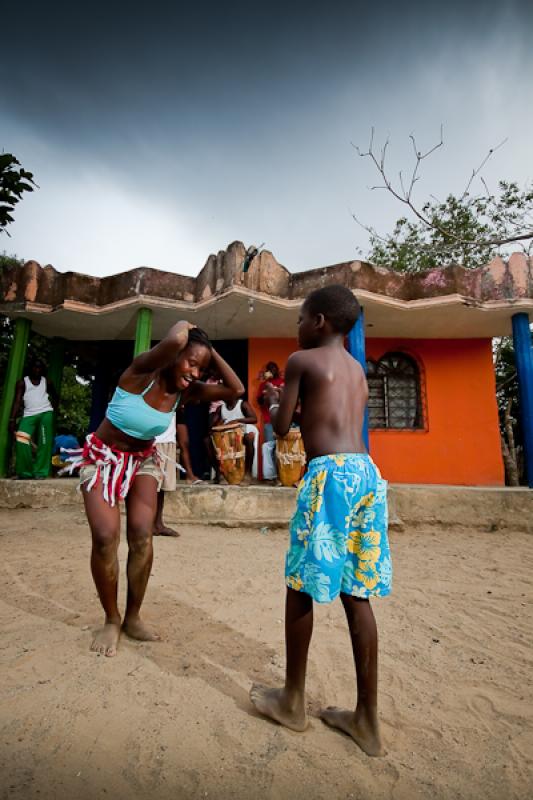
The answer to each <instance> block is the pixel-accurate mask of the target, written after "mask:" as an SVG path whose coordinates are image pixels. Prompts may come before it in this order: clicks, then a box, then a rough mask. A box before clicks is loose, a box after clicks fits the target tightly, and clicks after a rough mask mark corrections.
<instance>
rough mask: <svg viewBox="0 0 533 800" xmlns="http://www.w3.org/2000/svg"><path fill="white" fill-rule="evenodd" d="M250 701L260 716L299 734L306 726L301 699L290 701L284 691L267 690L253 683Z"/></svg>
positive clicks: (305, 715) (303, 704)
mask: <svg viewBox="0 0 533 800" xmlns="http://www.w3.org/2000/svg"><path fill="white" fill-rule="evenodd" d="M250 700H251V701H252V703H253V704H254V706H255V707H256V708H257V710H258V711H259V713H260V714H264V716H265V717H270V719H273V720H275V721H276V722H279V723H280V725H284V726H285V727H286V728H290V729H291V731H297V732H298V733H301V732H302V731H305V729H306V728H307V725H308V720H307V714H306V713H305V703H304V700H303V698H293V699H290V698H289V696H288V694H287V692H286V690H285V689H269V688H268V687H266V686H260V685H259V684H258V683H254V685H253V686H252V688H251V689H250Z"/></svg>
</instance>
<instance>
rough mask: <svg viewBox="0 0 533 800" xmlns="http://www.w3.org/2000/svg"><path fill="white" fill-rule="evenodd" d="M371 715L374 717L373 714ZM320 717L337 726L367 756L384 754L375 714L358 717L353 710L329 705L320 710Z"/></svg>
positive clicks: (332, 725)
mask: <svg viewBox="0 0 533 800" xmlns="http://www.w3.org/2000/svg"><path fill="white" fill-rule="evenodd" d="M372 716H373V717H374V715H372ZM320 717H321V719H323V720H324V722H325V723H326V724H327V725H330V726H331V727H332V728H338V729H339V730H341V731H343V733H346V734H348V736H351V737H352V739H353V740H354V742H355V743H356V744H358V745H359V747H360V748H361V750H363V751H364V752H365V753H366V754H367V755H368V756H384V755H385V750H384V749H383V746H382V744H381V737H380V735H379V726H378V721H377V716H376V717H374V718H373V719H370V718H369V717H368V716H367V715H363V714H360V715H359V718H356V714H355V712H354V711H344V710H343V709H341V708H334V707H333V706H330V707H329V708H325V709H323V710H322V711H321V713H320Z"/></svg>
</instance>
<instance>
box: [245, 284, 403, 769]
mask: <svg viewBox="0 0 533 800" xmlns="http://www.w3.org/2000/svg"><path fill="white" fill-rule="evenodd" d="M359 314H360V308H359V304H358V302H357V300H356V299H355V298H354V296H353V295H352V293H351V292H350V291H349V290H348V289H346V288H345V287H343V286H337V285H334V286H328V287H325V288H324V289H318V290H316V291H314V292H312V293H311V294H310V295H309V296H308V297H307V299H306V300H305V302H304V304H303V306H302V309H301V312H300V316H299V319H298V341H299V344H300V346H301V347H302V348H303V349H302V350H301V351H299V352H297V353H293V354H292V355H291V356H290V358H289V360H288V362H287V368H286V371H285V388H284V389H283V390H282V391H281V393H280V392H279V390H277V389H276V388H275V387H270V388H269V389H268V391H267V402H268V405H269V410H270V415H271V417H272V422H273V426H274V431H275V432H276V433H277V434H278V435H279V436H284V435H285V434H286V433H287V431H288V430H289V427H290V424H291V422H292V421H293V418H294V416H295V410H296V406H297V404H298V401H299V400H300V401H301V412H300V414H299V415H298V417H299V418H298V419H296V420H295V421H297V422H299V424H300V428H301V431H302V437H303V441H304V445H305V450H306V452H307V457H308V460H309V469H308V471H307V473H306V475H305V477H304V479H303V480H302V482H301V484H300V487H299V489H298V499H297V505H296V512H295V514H294V516H293V518H292V521H291V525H290V545H289V550H288V553H287V558H286V568H285V577H286V584H287V599H286V609H285V645H286V659H287V663H286V675H285V685H284V686H283V688H281V689H270V688H267V687H264V686H258V685H254V686H253V687H252V689H251V692H250V697H251V700H252V702H253V703H254V705H255V707H256V708H257V710H258V711H259V712H260V713H261V714H264V715H265V716H268V717H270V718H272V719H274V720H276V721H277V722H279V723H281V724H282V725H285V726H286V727H288V728H290V729H291V730H294V731H303V730H305V728H306V727H307V714H306V703H305V674H306V667H307V655H308V651H309V643H310V641H311V634H312V631H313V601H316V602H318V603H328V602H331V601H332V600H334V599H335V598H336V597H338V596H339V594H340V598H341V601H342V604H343V606H344V611H345V613H346V619H347V622H348V628H349V631H350V636H351V640H352V649H353V654H354V660H355V670H356V678H357V704H356V707H355V711H351V710H342V709H337V708H327V709H324V710H323V711H322V712H321V718H322V719H323V720H324V722H326V723H327V724H328V725H331V726H332V727H334V728H339V729H340V730H341V731H343V732H344V733H346V734H348V735H349V736H351V737H352V738H353V739H354V740H355V742H356V743H357V744H358V745H359V747H361V748H362V750H364V752H365V753H367V754H368V755H371V756H379V755H382V754H383V748H382V744H381V737H380V731H379V724H378V713H377V689H378V640H377V629H376V622H375V619H374V614H373V612H372V609H371V607H370V602H369V598H370V597H376V596H380V597H383V596H385V595H387V594H389V593H390V590H391V577H392V569H391V561H390V552H389V544H388V539H387V494H386V492H387V484H386V482H385V481H384V480H383V479H382V478H381V476H380V474H379V471H378V469H377V468H376V466H375V465H374V463H373V461H372V459H371V458H370V456H369V455H368V454H367V452H366V448H365V445H364V442H363V438H362V427H363V418H364V413H365V406H366V402H367V396H368V387H367V383H366V379H365V375H364V371H363V369H362V367H361V365H360V364H359V363H358V362H357V361H355V359H354V358H352V356H351V355H350V354H349V353H348V352H347V351H346V350H345V347H344V337H345V336H346V334H347V333H348V331H349V330H350V329H351V328H352V326H353V325H354V323H355V321H356V319H357V318H358V316H359Z"/></svg>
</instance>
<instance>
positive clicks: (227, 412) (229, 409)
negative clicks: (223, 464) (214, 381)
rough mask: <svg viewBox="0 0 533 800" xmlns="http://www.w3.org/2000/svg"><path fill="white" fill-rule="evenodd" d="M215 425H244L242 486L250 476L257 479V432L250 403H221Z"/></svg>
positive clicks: (255, 420)
mask: <svg viewBox="0 0 533 800" xmlns="http://www.w3.org/2000/svg"><path fill="white" fill-rule="evenodd" d="M217 414H218V420H219V422H217V421H216V420H215V423H214V424H215V425H216V424H220V423H222V424H226V423H227V422H241V423H242V424H243V425H244V448H245V462H244V463H245V467H244V472H245V474H244V481H243V483H244V484H249V483H250V482H251V479H252V476H253V477H254V478H255V477H257V443H258V440H259V430H258V429H257V417H256V415H255V411H254V410H253V408H252V406H251V405H250V403H248V401H247V400H237V401H236V402H235V403H233V405H231V404H227V403H222V405H221V406H220V407H219V409H218V411H217Z"/></svg>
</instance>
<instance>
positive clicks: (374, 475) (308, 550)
mask: <svg viewBox="0 0 533 800" xmlns="http://www.w3.org/2000/svg"><path fill="white" fill-rule="evenodd" d="M387 522H388V514H387V482H386V481H384V480H383V478H382V477H381V475H380V474H379V470H378V468H377V467H376V465H375V464H374V462H373V461H372V459H371V458H370V456H369V455H366V454H363V453H348V454H343V453H339V454H337V455H331V456H321V457H319V458H313V459H312V461H310V463H309V469H308V471H307V473H306V474H305V476H304V478H303V479H302V481H301V483H300V486H299V487H298V497H297V502H296V512H295V514H294V516H293V518H292V520H291V525H290V545H289V550H288V552H287V559H286V565H285V579H286V583H287V586H288V587H289V588H291V589H295V590H296V591H299V592H306V593H307V594H309V595H311V597H312V598H313V600H316V601H317V602H318V603H329V602H330V601H331V600H334V599H335V598H336V597H338V595H339V594H340V592H343V593H344V594H349V595H353V596H354V597H378V596H379V597H384V596H385V595H387V594H389V593H390V591H391V586H392V563H391V557H390V550H389V540H388V537H387Z"/></svg>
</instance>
